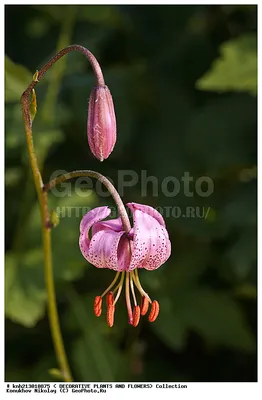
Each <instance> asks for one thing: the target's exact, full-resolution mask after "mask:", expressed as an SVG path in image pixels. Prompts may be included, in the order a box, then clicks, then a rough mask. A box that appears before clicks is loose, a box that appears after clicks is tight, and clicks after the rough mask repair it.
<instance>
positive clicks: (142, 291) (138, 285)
mask: <svg viewBox="0 0 262 400" xmlns="http://www.w3.org/2000/svg"><path fill="white" fill-rule="evenodd" d="M133 280H134V282H135V285H136V287H137V289H138V290H139V292H140V294H141V295H142V296H145V297H146V298H147V299H148V301H149V303H152V300H151V299H150V297H149V296H148V294H147V293H146V292H145V291H144V289H143V288H142V286H141V283H140V280H139V277H138V272H137V270H136V269H135V271H134V272H133Z"/></svg>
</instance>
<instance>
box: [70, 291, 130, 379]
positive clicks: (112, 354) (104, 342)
mask: <svg viewBox="0 0 262 400" xmlns="http://www.w3.org/2000/svg"><path fill="white" fill-rule="evenodd" d="M67 294H68V297H69V299H70V303H71V308H70V315H68V316H67V320H71V321H72V319H73V320H74V321H75V326H76V327H78V329H79V328H80V332H82V335H81V336H80V337H79V339H78V340H76V342H75V343H74V347H73V353H72V358H73V363H74V365H75V369H76V370H77V371H78V373H79V375H80V379H81V381H83V382H87V381H89V382H90V381H94V382H101V381H102V382H103V381H104V382H112V381H114V380H116V377H117V378H118V379H120V377H119V376H120V375H121V379H122V378H123V379H125V378H126V376H125V374H126V372H127V360H126V358H125V356H124V354H122V353H121V352H120V350H119V349H118V347H117V343H115V341H114V339H113V337H112V336H111V335H113V331H112V330H111V329H110V328H109V327H108V326H107V325H106V321H105V317H103V316H102V317H101V318H97V317H96V316H95V315H94V312H93V302H94V297H93V295H89V296H81V297H80V296H78V295H77V293H76V292H74V291H73V290H70V289H69V290H67ZM115 329H116V328H115Z"/></svg>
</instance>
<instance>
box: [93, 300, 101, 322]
mask: <svg viewBox="0 0 262 400" xmlns="http://www.w3.org/2000/svg"><path fill="white" fill-rule="evenodd" d="M94 313H95V316H96V317H100V315H101V314H102V297H101V296H96V297H95V301H94Z"/></svg>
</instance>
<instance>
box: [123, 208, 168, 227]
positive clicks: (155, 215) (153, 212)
mask: <svg viewBox="0 0 262 400" xmlns="http://www.w3.org/2000/svg"><path fill="white" fill-rule="evenodd" d="M127 207H129V208H130V210H131V211H132V212H134V211H135V210H140V211H142V212H144V213H145V214H148V215H150V216H151V217H153V218H155V219H156V220H157V221H158V222H159V223H160V225H162V226H164V227H165V226H166V224H165V221H164V218H163V217H162V215H161V214H160V213H159V212H158V211H157V210H155V209H154V208H153V207H150V206H147V205H145V204H139V203H127Z"/></svg>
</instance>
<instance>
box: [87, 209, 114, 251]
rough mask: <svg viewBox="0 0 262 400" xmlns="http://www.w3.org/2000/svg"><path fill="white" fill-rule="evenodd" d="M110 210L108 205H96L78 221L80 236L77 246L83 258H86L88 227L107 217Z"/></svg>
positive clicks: (88, 240)
mask: <svg viewBox="0 0 262 400" xmlns="http://www.w3.org/2000/svg"><path fill="white" fill-rule="evenodd" d="M110 212H111V210H110V208H109V207H107V206H105V207H97V208H94V209H93V210H91V211H89V212H88V213H87V214H86V215H85V216H84V217H83V218H82V220H81V222H80V238H79V246H80V250H81V252H82V254H83V256H84V257H85V258H87V252H88V248H89V244H90V239H89V236H88V234H89V229H90V228H91V227H92V226H93V225H94V224H95V223H96V222H98V221H101V220H102V219H104V218H106V217H108V215H109V214H110Z"/></svg>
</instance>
